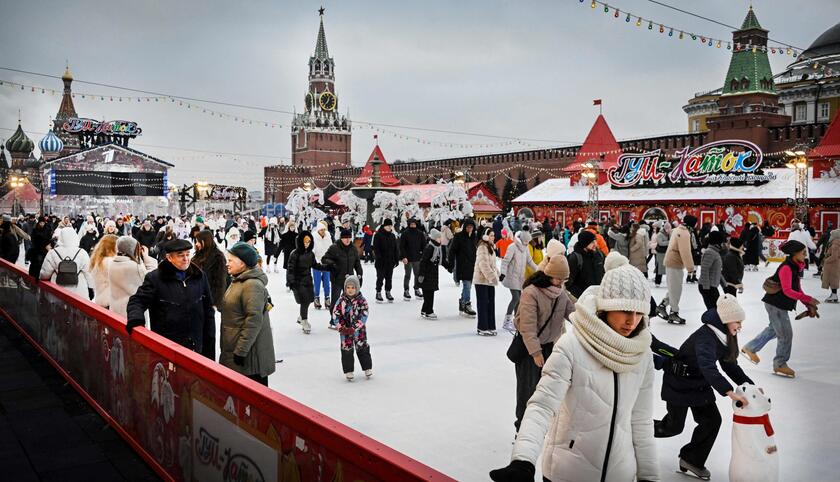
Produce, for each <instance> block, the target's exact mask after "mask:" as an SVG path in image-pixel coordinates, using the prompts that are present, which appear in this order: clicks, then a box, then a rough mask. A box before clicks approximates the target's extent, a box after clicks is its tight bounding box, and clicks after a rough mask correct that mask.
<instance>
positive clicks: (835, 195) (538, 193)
mask: <svg viewBox="0 0 840 482" xmlns="http://www.w3.org/2000/svg"><path fill="white" fill-rule="evenodd" d="M764 172H765V173H770V172H772V173H773V174H775V175H776V180H774V181H770V182H768V183H766V184H762V185H760V186H709V187H669V188H641V189H612V187H611V186H609V185H601V189H600V191H599V192H598V199H599V201H601V202H622V201H628V202H646V201H648V202H650V201H699V200H719V199H722V200H726V199H737V200H753V199H755V200H758V199H762V200H767V199H775V200H780V199H788V198H792V197H793V196H794V184H795V181H796V171H795V170H793V169H765V171H764ZM809 178H810V176H809ZM588 198H589V187H588V186H586V185H585V184H584V185H576V186H571V185H570V179H569V178H566V177H561V178H555V179H549V180H547V181H544V182H543V183H541V184H540V185H539V186H536V187H534V188H532V189H531V190H529V191H527V192H526V193H524V194H522V195H521V196H519V197H517V198H516V199H514V200H513V202H515V203H518V204H521V203H562V202H578V203H580V202H586V201H587V200H588ZM808 198H809V199H811V200H816V199H831V200H835V201H839V200H840V178H816V179H814V178H810V179H809V184H808Z"/></svg>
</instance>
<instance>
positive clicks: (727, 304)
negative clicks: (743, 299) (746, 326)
mask: <svg viewBox="0 0 840 482" xmlns="http://www.w3.org/2000/svg"><path fill="white" fill-rule="evenodd" d="M717 314H718V316H719V317H720V321H722V322H723V324H727V323H735V322H741V321H744V319H746V317H747V314H746V313H745V312H744V309H743V308H741V304H740V303H738V298H735V297H734V296H732V295H730V294H729V293H727V294H725V295H722V296H721V297H720V298H718V300H717Z"/></svg>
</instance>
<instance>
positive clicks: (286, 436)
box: [0, 260, 454, 482]
mask: <svg viewBox="0 0 840 482" xmlns="http://www.w3.org/2000/svg"><path fill="white" fill-rule="evenodd" d="M0 315H2V316H3V317H5V318H6V319H8V320H9V321H10V322H11V323H12V324H13V325H14V326H15V327H16V328H17V329H18V330H19V331H20V332H21V333H22V334H23V335H24V336H25V337H26V338H27V339H28V340H29V342H30V343H32V344H33V345H34V346H35V347H36V348H37V349H38V350H39V351H40V352H41V353H42V354H43V355H44V357H45V358H46V359H47V360H48V361H49V362H50V363H51V364H52V365H53V366H54V367H55V368H56V369H57V370H58V371H59V372H60V373H61V374H62V376H64V378H66V379H67V381H68V382H69V383H70V384H71V385H73V387H75V388H76V390H78V392H79V393H80V394H81V395H82V396H83V397H84V398H85V399H86V400H87V401H88V403H90V404H91V405H92V406H93V407H94V408H95V409H96V411H97V412H99V414H100V415H102V417H103V418H105V420H107V421H108V423H109V424H110V425H111V426H112V427H113V428H114V429H115V430H116V431H117V432H118V433H119V434H120V435H121V436H122V437H123V438H124V439H125V440H126V441H127V442H128V443H129V444H130V445H131V446H132V447H133V448H134V450H136V451H137V453H138V454H140V456H142V457H143V459H145V460H146V462H147V463H148V464H149V465H150V466H151V467H152V468H153V469H154V470H155V471H156V472H157V473H158V474H159V475H160V476H161V477H163V478H164V479H165V480H187V481H191V480H201V481H210V480H225V481H240V480H242V481H255V482H257V481H291V482H296V481H332V482H341V481H348V482H351V481H353V482H355V481H365V482H367V481H379V480H382V481H386V480H387V481H392V480H393V481H420V480H433V481H450V480H454V479H451V478H450V477H447V476H446V475H444V474H441V473H440V472H437V471H435V470H433V469H431V468H430V467H428V466H426V465H423V464H421V463H420V462H417V461H416V460H413V459H411V458H409V457H407V456H405V455H403V454H401V453H399V452H397V451H396V450H393V449H391V448H389V447H387V446H385V445H383V444H381V443H379V442H377V441H375V440H373V439H371V438H370V437H367V436H365V435H363V434H361V433H359V432H357V431H355V430H353V429H351V428H349V427H346V426H344V425H342V424H341V423H339V422H337V421H335V420H333V419H331V418H329V417H327V416H325V415H323V414H321V413H318V412H316V411H315V410H312V409H311V408H308V407H306V406H304V405H302V404H300V403H298V402H296V401H294V400H292V399H290V398H288V397H285V396H283V395H281V394H279V393H277V392H275V391H273V390H270V389H268V388H266V387H264V386H262V385H260V384H258V383H256V382H254V381H252V380H250V379H248V378H246V377H244V376H242V375H239V374H237V373H236V372H234V371H232V370H229V369H227V368H225V367H223V366H221V365H219V364H217V363H214V362H211V361H210V360H208V359H206V358H204V357H202V356H201V355H198V354H196V353H194V352H192V351H189V350H187V349H185V348H182V347H181V346H179V345H177V344H175V343H172V342H170V341H169V340H167V339H165V338H163V337H161V336H158V335H157V334H155V333H153V332H151V331H148V330H146V329H144V328H138V329H136V330H134V333H133V334H132V335H131V337H130V338H129V336H128V334H127V333H126V331H125V320H124V319H123V318H121V317H118V316H116V315H114V314H113V313H111V312H110V311H108V310H106V309H104V308H102V307H100V306H97V305H95V304H93V303H92V302H90V301H88V300H87V299H82V298H80V297H78V296H76V295H75V294H71V293H70V292H69V291H67V290H65V289H63V288H61V287H59V286H57V285H55V284H52V283H50V282H44V281H41V282H37V283H36V282H35V280H34V279H32V278H31V277H30V276H29V275H28V274H27V273H26V272H25V271H23V270H22V269H21V268H20V267H19V266H15V265H12V264H10V263H8V262H6V261H4V260H0Z"/></svg>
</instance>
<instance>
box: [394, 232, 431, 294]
mask: <svg viewBox="0 0 840 482" xmlns="http://www.w3.org/2000/svg"><path fill="white" fill-rule="evenodd" d="M425 244H426V236H425V235H424V234H423V232H422V231H420V230H419V229H417V220H416V219H414V218H411V219H409V220H408V228H406V229H404V230H403V232H402V233H400V257H401V258H402V263H403V265H405V276H404V277H403V300H405V301H411V294H410V293H409V291H408V285H409V282H410V281H411V273H412V272H413V273H414V296H415V297H417V298H423V294H422V293H421V292H420V286H419V285H418V282H417V277H418V276H419V275H420V257H421V256H422V255H423V247H424V246H425Z"/></svg>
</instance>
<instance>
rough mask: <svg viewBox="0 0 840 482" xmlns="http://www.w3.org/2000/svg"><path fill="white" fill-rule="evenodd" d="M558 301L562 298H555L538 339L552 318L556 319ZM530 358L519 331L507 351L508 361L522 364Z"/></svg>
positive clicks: (538, 333)
mask: <svg viewBox="0 0 840 482" xmlns="http://www.w3.org/2000/svg"><path fill="white" fill-rule="evenodd" d="M561 296H562V295H561ZM558 301H560V296H558V297H557V298H554V303H552V304H551V313H549V315H548V319H546V320H545V324H543V326H542V328H540V331H538V332H537V339H539V338H540V335H542V332H543V331H544V330H545V329H546V327H547V326H548V325H549V324H551V318H552V317H554V311H555V309H556V308H557V302H558ZM528 356H530V354H529V353H528V348H527V347H526V346H525V341H524V340H523V339H522V334H520V333H519V331H517V332H516V334H514V335H513V341H511V342H510V346H509V347H508V349H507V357H508V360H510V361H512V362H513V363H520V362H521V361H523V360H525V359H526V358H527V357H528Z"/></svg>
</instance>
